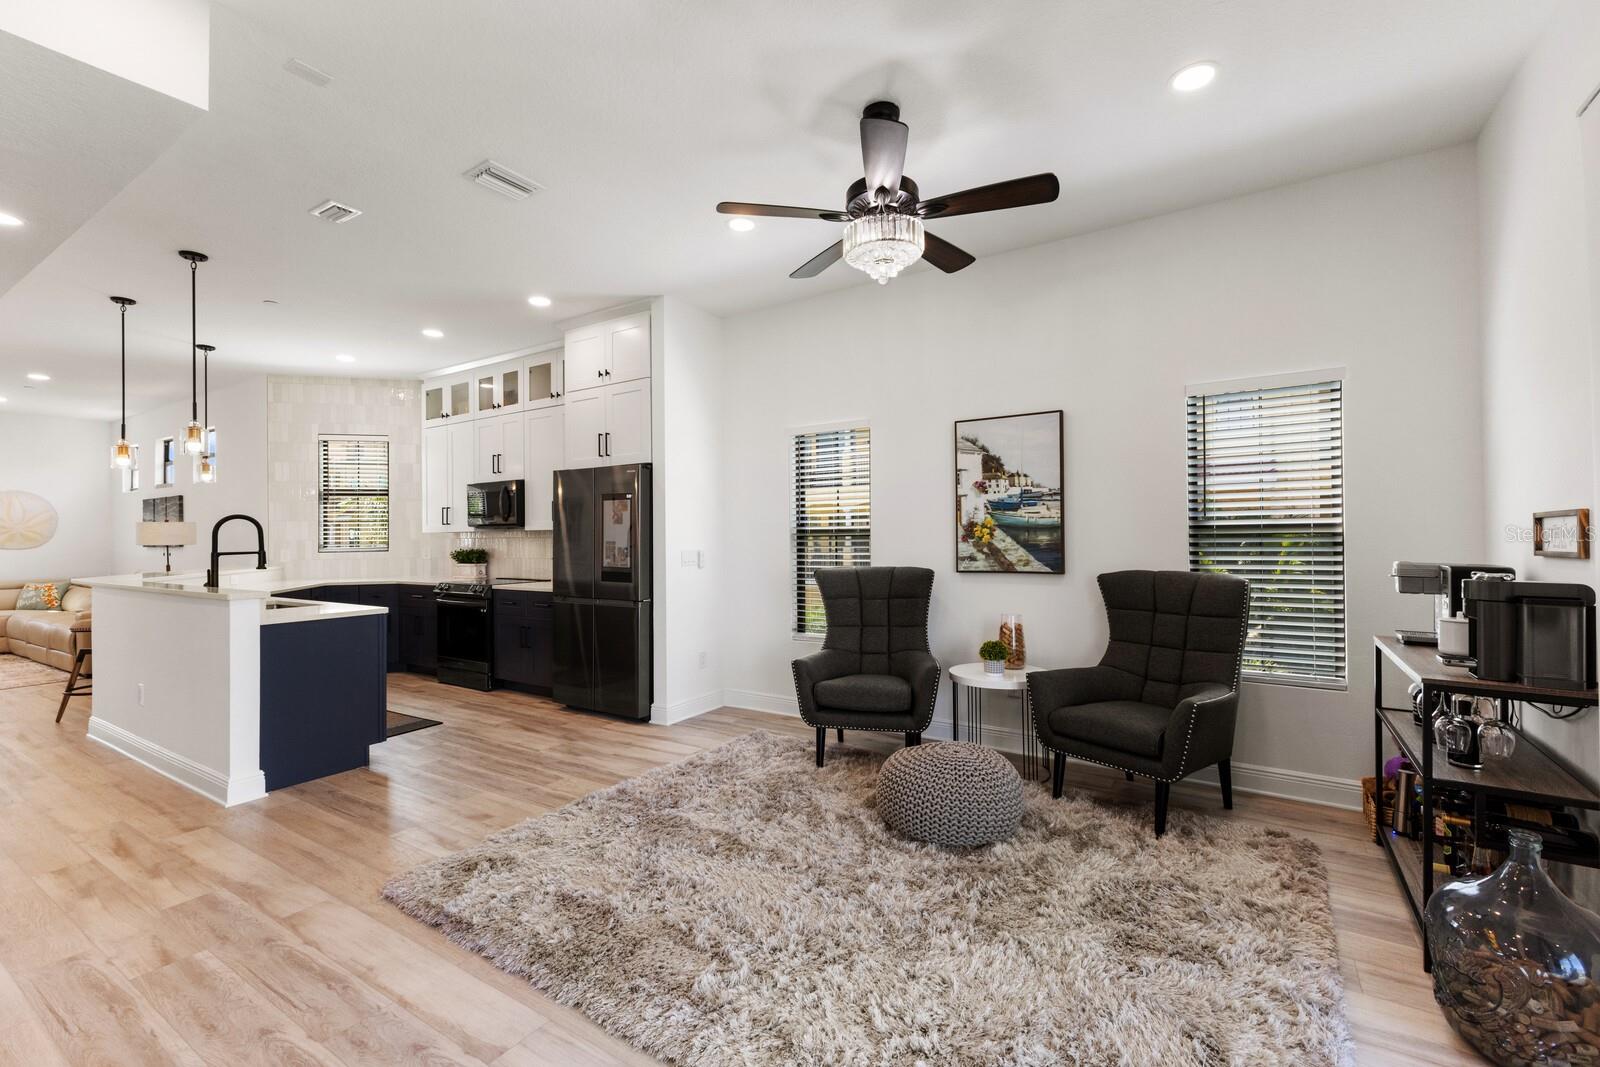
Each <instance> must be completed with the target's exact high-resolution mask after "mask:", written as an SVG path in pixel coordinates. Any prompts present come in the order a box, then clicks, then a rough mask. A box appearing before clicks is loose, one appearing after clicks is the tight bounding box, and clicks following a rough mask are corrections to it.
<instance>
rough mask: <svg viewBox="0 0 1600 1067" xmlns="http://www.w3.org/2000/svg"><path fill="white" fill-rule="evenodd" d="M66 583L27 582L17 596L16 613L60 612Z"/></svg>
mask: <svg viewBox="0 0 1600 1067" xmlns="http://www.w3.org/2000/svg"><path fill="white" fill-rule="evenodd" d="M68 584H69V583H67V582H29V583H27V584H26V585H24V586H23V587H22V592H20V593H18V594H17V610H18V611H60V610H61V594H62V593H65V592H66V591H67V585H68Z"/></svg>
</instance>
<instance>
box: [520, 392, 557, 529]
mask: <svg viewBox="0 0 1600 1067" xmlns="http://www.w3.org/2000/svg"><path fill="white" fill-rule="evenodd" d="M566 414H567V412H566V408H565V407H564V406H562V407H551V408H543V409H541V410H537V411H530V412H528V413H527V414H526V415H525V416H523V418H524V420H525V421H524V424H523V425H524V426H525V427H526V432H527V447H526V449H525V454H526V456H527V474H526V478H527V492H528V497H527V499H528V505H527V508H526V511H525V515H524V522H523V525H524V526H525V527H526V528H527V529H529V530H549V529H553V528H554V523H552V522H551V514H550V503H551V501H552V500H553V499H554V495H555V487H556V477H555V475H556V471H559V470H566V469H567V440H566V431H565V424H566Z"/></svg>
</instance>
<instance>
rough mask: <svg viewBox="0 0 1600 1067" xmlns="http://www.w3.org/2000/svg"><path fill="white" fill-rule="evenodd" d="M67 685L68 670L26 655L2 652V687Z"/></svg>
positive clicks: (0, 677)
mask: <svg viewBox="0 0 1600 1067" xmlns="http://www.w3.org/2000/svg"><path fill="white" fill-rule="evenodd" d="M51 683H54V684H56V685H65V684H66V683H67V672H66V671H58V670H56V669H55V668H54V667H47V666H45V665H44V664H43V663H35V662H34V661H33V660H31V659H29V658H27V657H26V656H18V655H15V654H13V653H11V652H5V653H0V689H21V688H23V687H24V686H30V685H50V684H51Z"/></svg>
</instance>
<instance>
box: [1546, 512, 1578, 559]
mask: <svg viewBox="0 0 1600 1067" xmlns="http://www.w3.org/2000/svg"><path fill="white" fill-rule="evenodd" d="M1533 554H1534V555H1536V556H1548V557H1550V558H1553V559H1588V558H1589V509H1588V508H1566V509H1564V510H1561V511H1536V512H1534V513H1533Z"/></svg>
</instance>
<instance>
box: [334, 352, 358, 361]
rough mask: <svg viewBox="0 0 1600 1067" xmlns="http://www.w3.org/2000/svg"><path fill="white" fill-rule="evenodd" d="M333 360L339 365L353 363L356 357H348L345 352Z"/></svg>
mask: <svg viewBox="0 0 1600 1067" xmlns="http://www.w3.org/2000/svg"><path fill="white" fill-rule="evenodd" d="M333 358H334V359H336V360H338V361H339V362H340V363H354V362H355V361H356V357H355V356H352V355H350V354H349V353H346V352H340V353H339V354H338V355H337V356H334V357H333Z"/></svg>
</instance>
